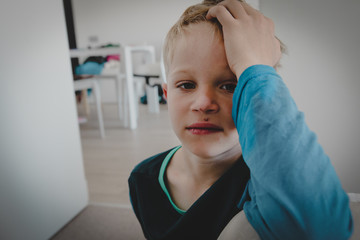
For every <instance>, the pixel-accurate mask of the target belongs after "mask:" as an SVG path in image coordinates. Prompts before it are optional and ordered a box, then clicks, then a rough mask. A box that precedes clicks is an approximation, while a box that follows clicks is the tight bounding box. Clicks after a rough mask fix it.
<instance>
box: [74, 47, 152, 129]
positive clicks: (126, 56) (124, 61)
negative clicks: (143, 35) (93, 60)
mask: <svg viewBox="0 0 360 240" xmlns="http://www.w3.org/2000/svg"><path fill="white" fill-rule="evenodd" d="M134 52H142V53H144V54H148V55H149V56H150V58H149V61H150V62H151V63H154V62H155V48H154V46H149V45H144V46H125V47H123V48H122V47H108V48H94V49H71V50H70V56H71V57H72V58H75V57H87V56H106V55H116V54H119V55H120V56H121V58H120V60H121V66H122V67H121V68H120V69H119V73H118V74H116V76H113V77H114V78H116V80H117V81H115V82H116V85H117V98H118V106H119V117H120V119H121V118H122V116H121V113H122V96H123V95H124V96H125V97H124V100H125V102H126V103H125V104H124V122H125V126H127V125H128V118H129V122H130V124H129V125H130V126H129V127H130V129H136V128H137V107H136V100H135V90H134V76H133V65H132V53H134ZM121 69H124V72H122V71H121ZM100 76H101V77H109V76H107V75H105V76H104V75H100ZM124 78H125V79H126V90H127V91H124V92H122V79H124ZM122 93H124V94H122ZM128 114H129V116H128Z"/></svg>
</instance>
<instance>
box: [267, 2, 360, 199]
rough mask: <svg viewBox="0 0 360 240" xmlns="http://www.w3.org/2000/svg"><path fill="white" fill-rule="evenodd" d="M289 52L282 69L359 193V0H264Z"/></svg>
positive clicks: (313, 125)
mask: <svg viewBox="0 0 360 240" xmlns="http://www.w3.org/2000/svg"><path fill="white" fill-rule="evenodd" d="M260 9H261V10H262V12H263V13H264V14H265V15H267V16H268V17H270V18H272V19H273V20H274V22H275V26H276V32H277V35H278V37H279V38H280V39H282V40H283V41H284V42H285V44H286V45H287V46H288V49H289V54H288V55H287V56H285V57H284V59H283V62H282V63H283V68H282V69H281V70H280V73H281V75H282V76H283V78H284V80H285V82H286V83H287V85H288V87H289V88H290V91H291V92H292V95H293V97H294V98H295V100H296V103H297V104H298V107H299V108H300V110H302V111H303V112H304V113H305V117H306V121H307V123H308V124H309V126H310V128H311V129H313V130H314V131H315V132H316V133H317V135H318V138H319V141H320V143H321V144H322V145H323V147H324V149H325V151H326V153H327V154H328V155H329V157H330V159H331V161H332V163H333V165H334V166H335V169H336V171H337V173H338V175H339V177H340V180H341V181H342V183H343V186H344V188H345V189H346V190H347V191H349V192H357V193H360V127H359V123H360V107H359V106H360V105H359V104H360V94H359V91H360V47H359V44H360V28H359V23H360V14H359V11H360V1H358V0H345V1H341V2H339V1H336V0H316V1H312V0H302V1H299V0H262V1H261V2H260Z"/></svg>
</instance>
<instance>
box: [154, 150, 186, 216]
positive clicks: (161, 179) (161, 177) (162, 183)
mask: <svg viewBox="0 0 360 240" xmlns="http://www.w3.org/2000/svg"><path fill="white" fill-rule="evenodd" d="M179 148H181V146H177V147H175V148H174V149H173V150H171V151H170V152H169V153H168V155H166V157H165V159H164V161H163V162H162V164H161V167H160V172H159V183H160V186H161V188H162V190H163V191H164V193H165V194H166V196H167V197H168V199H169V201H170V203H171V205H172V206H173V207H174V208H175V210H176V211H177V212H178V213H180V214H181V215H184V214H185V213H186V211H185V210H182V209H180V208H178V207H177V206H176V205H175V203H174V202H173V201H172V199H171V196H170V193H169V191H168V190H167V188H166V184H165V181H164V174H165V170H166V167H167V165H168V164H169V162H170V160H171V158H172V157H173V155H174V154H175V152H176V151H177V150H179Z"/></svg>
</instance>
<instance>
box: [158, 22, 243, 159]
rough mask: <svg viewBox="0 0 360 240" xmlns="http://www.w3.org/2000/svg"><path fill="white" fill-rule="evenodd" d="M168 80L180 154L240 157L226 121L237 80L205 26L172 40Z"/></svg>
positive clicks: (218, 39) (233, 131)
mask: <svg viewBox="0 0 360 240" xmlns="http://www.w3.org/2000/svg"><path fill="white" fill-rule="evenodd" d="M167 79H168V83H167V84H164V85H163V87H164V92H165V95H166V97H167V100H168V106H169V115H170V119H171V122H172V126H173V129H174V131H175V133H176V135H177V136H178V138H179V139H180V141H181V142H182V144H183V147H184V148H185V150H187V151H190V152H192V153H193V154H195V155H197V156H199V157H204V158H208V157H217V156H222V155H223V154H227V153H230V152H234V150H235V151H238V152H239V151H240V153H241V147H240V144H239V140H238V139H239V138H238V133H237V131H236V128H235V125H234V122H233V120H232V117H231V109H232V96H233V91H234V89H235V87H236V84H237V79H236V77H235V75H234V74H233V73H232V72H231V70H230V68H229V66H228V63H227V60H226V56H225V50H224V44H223V41H222V39H221V37H220V36H219V35H218V33H215V30H214V27H213V26H212V25H211V24H210V23H206V22H203V23H198V24H192V25H190V26H188V27H187V28H186V31H185V32H184V33H183V34H182V36H180V37H179V38H178V39H177V40H176V43H175V46H174V52H173V59H172V61H171V63H170V64H169V69H168V77H167Z"/></svg>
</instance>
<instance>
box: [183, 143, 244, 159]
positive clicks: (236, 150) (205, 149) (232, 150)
mask: <svg viewBox="0 0 360 240" xmlns="http://www.w3.org/2000/svg"><path fill="white" fill-rule="evenodd" d="M187 148H188V151H190V152H191V153H192V154H194V155H195V156H197V157H199V158H202V159H217V158H222V160H225V159H226V157H229V158H232V157H233V156H234V154H236V155H239V157H240V155H241V147H240V145H239V147H224V146H219V144H214V145H212V144H208V145H206V146H199V145H197V146H194V145H191V146H187Z"/></svg>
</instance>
